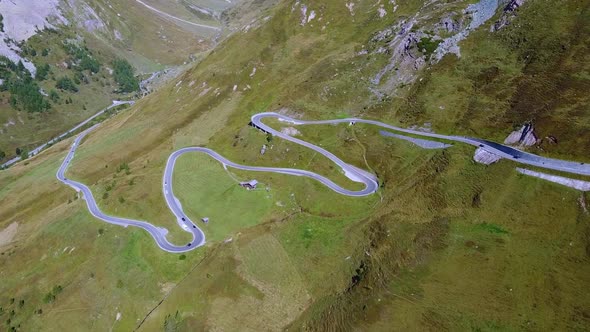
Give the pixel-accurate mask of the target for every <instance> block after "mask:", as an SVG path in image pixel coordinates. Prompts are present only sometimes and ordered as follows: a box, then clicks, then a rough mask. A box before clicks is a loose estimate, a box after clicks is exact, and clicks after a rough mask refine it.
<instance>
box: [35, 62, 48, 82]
mask: <svg viewBox="0 0 590 332" xmlns="http://www.w3.org/2000/svg"><path fill="white" fill-rule="evenodd" d="M50 70H51V68H50V67H49V64H48V63H46V64H43V65H39V66H37V73H36V74H35V79H36V80H37V81H45V80H46V79H47V75H49V71H50Z"/></svg>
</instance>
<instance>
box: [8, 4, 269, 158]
mask: <svg viewBox="0 0 590 332" xmlns="http://www.w3.org/2000/svg"><path fill="white" fill-rule="evenodd" d="M268 2H269V3H270V1H268ZM248 4H250V1H246V0H244V1H236V2H235V3H228V2H223V3H221V2H207V1H205V2H203V1H184V2H178V3H175V2H162V1H148V0H146V1H138V0H113V1H103V0H67V1H65V0H63V1H58V0H52V1H40V0H26V1H21V2H11V1H0V13H1V14H2V15H3V16H2V23H3V27H2V29H1V30H2V31H0V35H1V36H2V42H0V44H1V45H0V55H3V56H6V57H7V58H8V59H3V60H2V64H1V66H2V67H3V73H2V75H1V77H0V79H1V81H0V82H1V83H2V84H1V86H2V89H1V90H2V93H0V124H1V125H2V127H0V162H2V163H3V162H5V161H7V160H10V159H11V158H13V157H15V156H18V155H20V154H22V155H23V156H24V155H25V153H23V151H27V150H31V149H32V148H34V147H36V146H39V145H40V144H42V143H45V142H47V141H48V140H49V139H50V138H53V137H55V136H57V135H59V134H61V133H63V132H65V131H66V130H67V129H69V128H71V127H73V126H74V125H75V124H77V123H79V122H81V121H83V120H85V119H86V118H88V117H89V116H91V115H92V114H94V113H96V112H98V111H99V110H101V109H103V108H104V107H106V106H108V105H110V104H111V102H112V100H116V99H129V98H133V97H135V93H136V92H138V90H139V87H141V88H142V94H145V93H146V92H148V90H150V91H151V90H153V88H152V87H151V86H152V85H157V83H158V82H155V83H154V82H153V81H154V80H156V81H157V80H158V78H160V81H161V80H163V79H164V80H165V79H169V78H170V77H173V76H174V75H177V74H178V73H179V72H181V71H182V70H183V68H182V67H181V66H183V65H187V64H188V63H191V62H193V61H196V60H198V59H199V58H200V57H201V56H202V54H204V52H206V51H208V50H209V49H211V47H213V46H214V45H215V44H216V43H217V42H219V41H220V40H222V39H223V38H224V37H225V36H227V35H228V34H229V33H231V31H232V29H235V27H230V26H229V25H230V24H234V25H237V24H239V23H238V20H237V19H236V20H235V22H234V20H229V19H227V18H224V19H222V16H223V15H222V14H223V13H224V12H225V11H227V10H229V9H232V13H237V15H241V16H248V15H252V16H254V17H256V15H258V14H259V13H260V11H261V10H263V9H264V7H262V8H252V7H248ZM118 59H123V60H125V61H127V62H129V63H130V64H131V65H132V66H133V67H134V69H135V73H131V75H132V76H133V75H137V74H140V75H141V76H140V77H138V78H137V79H148V78H149V79H148V81H146V82H145V84H141V85H137V84H136V83H132V84H131V86H130V87H127V88H121V87H120V86H118V82H117V75H118V73H117V72H116V69H117V68H116V66H115V61H116V60H118ZM19 63H22V66H23V67H24V68H23V70H21V71H19V70H15V69H17V68H16V67H17V66H18V65H19ZM11 67H14V68H13V69H11ZM27 72H28V73H27ZM142 74H143V75H142ZM148 74H149V75H148ZM26 76H30V78H27V77H26ZM63 79H69V80H73V84H72V83H70V82H66V83H68V84H66V85H64V84H60V81H61V82H62V83H63V81H62V80H63ZM130 79H131V80H135V79H132V78H130ZM148 85H150V86H148ZM17 90H18V92H17Z"/></svg>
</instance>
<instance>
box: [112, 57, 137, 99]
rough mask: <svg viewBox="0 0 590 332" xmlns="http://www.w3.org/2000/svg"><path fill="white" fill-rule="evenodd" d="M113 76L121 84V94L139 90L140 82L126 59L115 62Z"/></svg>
mask: <svg viewBox="0 0 590 332" xmlns="http://www.w3.org/2000/svg"><path fill="white" fill-rule="evenodd" d="M113 75H114V77H115V81H116V82H117V83H118V84H119V90H120V91H121V92H133V91H138V90H139V81H138V80H137V78H136V77H135V71H134V69H133V67H132V66H131V65H130V64H129V62H127V60H125V59H117V60H115V61H114V62H113Z"/></svg>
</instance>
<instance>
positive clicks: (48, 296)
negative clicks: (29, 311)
mask: <svg viewBox="0 0 590 332" xmlns="http://www.w3.org/2000/svg"><path fill="white" fill-rule="evenodd" d="M62 290H63V287H62V286H61V285H57V286H54V287H53V289H52V290H51V291H50V292H49V293H47V294H45V296H44V297H43V302H45V303H51V302H53V301H55V298H56V297H57V295H58V294H59V293H61V291H62Z"/></svg>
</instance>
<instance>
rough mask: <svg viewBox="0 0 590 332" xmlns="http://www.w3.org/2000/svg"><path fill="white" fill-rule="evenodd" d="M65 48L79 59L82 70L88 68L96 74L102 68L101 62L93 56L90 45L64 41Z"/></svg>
mask: <svg viewBox="0 0 590 332" xmlns="http://www.w3.org/2000/svg"><path fill="white" fill-rule="evenodd" d="M64 49H65V50H66V52H67V53H68V54H69V55H71V56H72V57H73V58H74V59H76V60H77V62H78V67H79V69H80V70H88V71H90V72H91V73H94V74H96V73H98V71H99V70H100V62H98V60H96V59H95V58H94V57H93V56H92V53H91V52H90V50H89V49H88V47H86V46H83V47H80V46H78V45H76V44H73V43H64Z"/></svg>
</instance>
